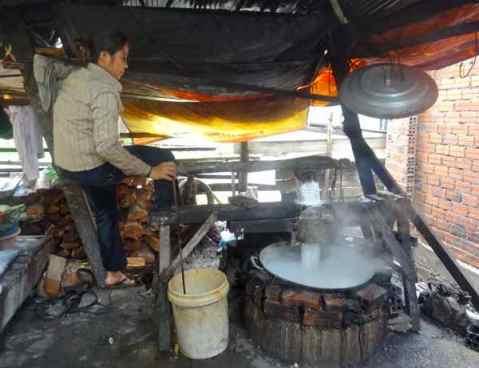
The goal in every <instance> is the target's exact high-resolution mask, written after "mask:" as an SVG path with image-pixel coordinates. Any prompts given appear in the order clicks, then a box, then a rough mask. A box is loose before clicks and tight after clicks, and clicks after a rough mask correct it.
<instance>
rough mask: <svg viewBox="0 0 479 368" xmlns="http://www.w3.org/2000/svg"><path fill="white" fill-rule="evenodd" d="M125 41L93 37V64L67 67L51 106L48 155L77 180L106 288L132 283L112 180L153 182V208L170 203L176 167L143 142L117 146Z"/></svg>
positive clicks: (116, 36)
mask: <svg viewBox="0 0 479 368" xmlns="http://www.w3.org/2000/svg"><path fill="white" fill-rule="evenodd" d="M128 53H129V45H128V40H127V38H126V36H125V35H123V34H122V33H119V32H113V33H107V34H102V35H99V36H98V37H96V39H95V40H94V49H93V52H92V56H93V60H94V61H95V63H89V64H88V65H87V66H86V67H82V68H78V69H77V70H74V71H72V72H71V73H70V74H69V75H68V77H67V78H66V79H65V80H64V81H63V83H62V85H61V88H60V90H59V92H58V97H57V98H56V101H55V104H54V107H53V120H54V129H53V133H54V134H53V135H54V159H55V164H56V165H57V166H58V167H59V168H60V169H61V172H62V175H63V176H65V177H66V178H68V179H70V180H73V181H76V182H78V183H79V184H80V185H81V186H82V188H83V189H84V191H85V192H86V194H87V196H88V199H89V202H90V205H91V207H92V209H93V212H94V214H95V219H96V223H97V231H98V240H99V243H100V247H101V255H102V259H103V264H104V266H105V269H106V271H107V276H106V280H105V283H106V285H107V286H109V287H110V286H114V285H117V284H132V281H131V280H129V279H128V278H127V276H126V275H125V274H124V273H123V272H122V271H123V269H124V268H125V266H126V257H125V253H124V250H123V245H122V243H121V237H120V231H119V227H118V221H119V210H118V206H117V201H116V184H118V183H119V182H120V181H121V180H122V179H123V178H124V177H125V176H131V175H140V176H147V177H149V178H151V179H153V180H155V197H154V207H153V208H156V209H158V208H161V207H169V206H171V204H172V202H173V188H172V185H173V182H174V180H175V179H176V166H175V164H174V157H173V155H172V153H171V152H170V151H167V150H162V149H159V148H155V147H148V146H128V147H123V146H122V145H121V143H120V141H119V131H118V119H119V116H120V112H121V109H122V104H121V100H120V92H121V88H122V87H121V84H120V82H119V80H120V79H121V78H122V77H123V75H124V73H125V71H126V69H127V67H128V64H127V59H128Z"/></svg>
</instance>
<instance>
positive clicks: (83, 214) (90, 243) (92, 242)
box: [63, 184, 106, 288]
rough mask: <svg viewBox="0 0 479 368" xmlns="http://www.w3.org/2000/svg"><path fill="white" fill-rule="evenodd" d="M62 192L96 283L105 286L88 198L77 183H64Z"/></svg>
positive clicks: (103, 269) (103, 270)
mask: <svg viewBox="0 0 479 368" xmlns="http://www.w3.org/2000/svg"><path fill="white" fill-rule="evenodd" d="M63 193H65V198H66V200H67V204H68V208H69V209H70V213H71V215H72V218H73V221H74V222H75V227H76V229H77V231H78V235H79V236H80V239H81V241H82V244H83V249H84V250H85V253H86V255H87V257H88V263H90V266H91V268H92V271H93V275H94V276H95V279H96V283H97V284H98V286H99V287H101V288H104V287H106V284H105V279H106V270H105V268H104V267H103V260H102V258H101V253H100V244H99V243H98V237H97V232H96V226H95V222H94V219H93V217H92V215H91V212H90V207H89V206H88V200H87V198H86V196H85V194H84V193H83V190H82V189H81V187H80V186H79V185H78V184H66V185H64V186H63Z"/></svg>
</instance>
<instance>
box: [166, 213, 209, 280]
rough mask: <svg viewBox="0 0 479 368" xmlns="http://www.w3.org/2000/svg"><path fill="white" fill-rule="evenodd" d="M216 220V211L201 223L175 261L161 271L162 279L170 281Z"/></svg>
mask: <svg viewBox="0 0 479 368" xmlns="http://www.w3.org/2000/svg"><path fill="white" fill-rule="evenodd" d="M216 220H217V216H216V213H212V214H211V215H210V216H209V217H208V218H207V219H206V221H205V222H204V223H203V224H202V225H201V227H200V228H199V229H198V231H196V233H195V234H194V235H193V237H192V238H191V239H190V240H189V241H188V243H186V245H185V246H184V247H183V249H181V250H180V252H181V254H178V256H177V257H176V258H175V259H174V261H173V262H171V264H170V265H169V266H168V267H167V268H166V269H164V270H163V271H161V272H160V280H163V281H164V282H168V280H169V278H170V277H171V276H173V274H174V272H175V270H176V269H177V268H178V266H180V265H181V263H182V262H183V261H184V260H185V259H186V257H188V256H189V255H190V254H191V252H192V251H193V250H194V249H195V247H196V246H197V245H198V244H199V243H200V241H201V240H202V239H203V238H204V237H205V235H206V234H207V233H208V231H209V230H210V229H211V227H212V226H213V225H214V223H215V222H216ZM160 237H161V235H160ZM160 241H161V238H160ZM160 252H161V250H160ZM160 256H161V254H160Z"/></svg>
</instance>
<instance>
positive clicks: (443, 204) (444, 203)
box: [438, 199, 452, 211]
mask: <svg viewBox="0 0 479 368" xmlns="http://www.w3.org/2000/svg"><path fill="white" fill-rule="evenodd" d="M438 207H439V208H441V209H443V210H448V211H449V210H450V209H451V207H452V203H451V201H448V200H447V199H439V202H438Z"/></svg>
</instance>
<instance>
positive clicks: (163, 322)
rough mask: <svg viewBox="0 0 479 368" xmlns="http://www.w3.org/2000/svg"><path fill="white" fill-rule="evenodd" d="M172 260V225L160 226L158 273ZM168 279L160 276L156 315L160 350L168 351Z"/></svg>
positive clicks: (169, 343)
mask: <svg viewBox="0 0 479 368" xmlns="http://www.w3.org/2000/svg"><path fill="white" fill-rule="evenodd" d="M170 261H171V242H170V226H169V225H166V224H164V223H163V224H162V225H161V227H160V254H159V256H158V274H159V275H161V273H162V272H163V271H164V270H166V269H167V268H168V266H169V265H170ZM167 290H168V281H167V280H162V279H160V278H159V277H158V279H157V285H156V315H157V323H158V350H159V351H160V352H168V351H169V350H170V348H171V323H170V320H171V307H170V303H169V302H168V298H167Z"/></svg>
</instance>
